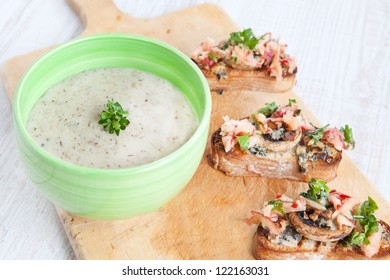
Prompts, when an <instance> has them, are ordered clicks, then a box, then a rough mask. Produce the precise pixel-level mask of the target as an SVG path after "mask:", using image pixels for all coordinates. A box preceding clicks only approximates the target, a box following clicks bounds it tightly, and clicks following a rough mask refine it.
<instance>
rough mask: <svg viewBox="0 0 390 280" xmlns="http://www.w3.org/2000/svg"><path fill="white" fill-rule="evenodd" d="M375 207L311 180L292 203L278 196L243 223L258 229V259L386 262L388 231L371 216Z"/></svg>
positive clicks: (389, 244)
mask: <svg viewBox="0 0 390 280" xmlns="http://www.w3.org/2000/svg"><path fill="white" fill-rule="evenodd" d="M377 209H378V206H377V204H376V203H375V201H374V200H373V199H372V198H370V197H368V200H366V201H364V202H362V203H359V202H358V201H357V200H356V199H354V198H353V197H351V196H350V195H347V194H344V193H342V192H339V191H337V190H329V188H328V186H327V185H326V184H325V182H324V181H321V180H315V179H312V181H311V182H310V183H309V189H308V190H307V191H306V192H303V193H301V194H300V195H299V196H298V197H296V198H294V199H293V198H290V197H287V196H286V195H283V194H282V195H277V196H276V197H275V199H274V200H270V201H266V202H265V203H264V207H263V208H262V209H261V210H259V211H252V216H251V217H250V218H248V219H247V220H246V222H247V223H248V224H256V225H258V227H257V231H256V232H255V234H254V237H253V253H254V256H255V258H257V259H383V258H390V226H389V225H388V224H386V223H385V222H384V221H381V220H378V219H377V217H376V216H375V215H374V212H375V210H377Z"/></svg>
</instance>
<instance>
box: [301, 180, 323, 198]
mask: <svg viewBox="0 0 390 280" xmlns="http://www.w3.org/2000/svg"><path fill="white" fill-rule="evenodd" d="M328 194H329V187H328V186H327V185H326V183H325V182H324V181H322V180H316V179H314V178H312V179H311V182H310V183H309V189H308V190H307V191H306V192H303V193H301V196H303V197H305V198H308V199H310V200H313V201H315V202H317V203H320V204H322V201H323V200H324V199H325V198H327V197H328Z"/></svg>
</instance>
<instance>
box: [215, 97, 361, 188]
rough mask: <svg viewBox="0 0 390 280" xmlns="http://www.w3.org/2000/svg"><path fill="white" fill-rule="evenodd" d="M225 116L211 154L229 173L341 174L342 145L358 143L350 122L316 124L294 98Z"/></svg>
mask: <svg viewBox="0 0 390 280" xmlns="http://www.w3.org/2000/svg"><path fill="white" fill-rule="evenodd" d="M223 120H224V123H223V124H222V126H221V127H220V128H219V129H218V130H216V131H215V132H214V133H213V134H212V136H211V155H210V157H209V159H210V165H211V166H212V167H214V168H215V169H218V170H220V171H222V172H224V173H225V174H226V175H230V176H261V177H266V178H274V179H289V180H294V181H302V182H308V181H310V179H311V178H318V179H321V180H324V181H326V182H327V181H330V180H332V179H334V178H335V177H336V176H337V168H338V165H339V163H340V161H341V159H342V151H343V150H344V149H352V148H353V147H354V145H355V141H354V139H353V134H352V129H351V128H350V127H349V126H348V125H346V126H345V127H342V128H341V129H337V128H334V127H333V128H331V127H329V125H326V126H323V127H315V126H314V125H312V124H311V123H310V122H309V121H308V120H307V119H306V117H305V116H304V114H303V113H302V110H301V109H299V107H298V106H297V105H296V101H295V100H293V99H290V100H289V103H288V104H286V105H283V106H279V105H276V104H275V102H272V103H266V104H265V106H264V107H262V108H260V109H259V110H258V111H256V112H254V113H253V114H251V115H250V116H249V117H246V118H243V119H240V120H234V119H230V118H229V117H228V116H225V117H224V118H223Z"/></svg>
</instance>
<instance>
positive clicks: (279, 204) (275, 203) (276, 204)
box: [267, 199, 285, 215]
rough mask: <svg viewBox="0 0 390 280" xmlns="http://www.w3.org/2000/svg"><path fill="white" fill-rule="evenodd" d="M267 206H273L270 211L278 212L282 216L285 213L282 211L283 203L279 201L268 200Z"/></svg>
mask: <svg viewBox="0 0 390 280" xmlns="http://www.w3.org/2000/svg"><path fill="white" fill-rule="evenodd" d="M267 205H273V206H274V207H272V211H278V212H280V213H281V214H282V215H284V214H285V211H284V209H283V201H281V200H280V199H274V200H270V201H268V203H267Z"/></svg>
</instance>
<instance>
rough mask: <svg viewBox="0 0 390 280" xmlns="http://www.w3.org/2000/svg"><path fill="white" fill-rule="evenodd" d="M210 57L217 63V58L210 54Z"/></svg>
mask: <svg viewBox="0 0 390 280" xmlns="http://www.w3.org/2000/svg"><path fill="white" fill-rule="evenodd" d="M208 57H209V58H210V60H214V61H217V59H216V58H215V56H213V55H212V54H211V53H209V54H208Z"/></svg>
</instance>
